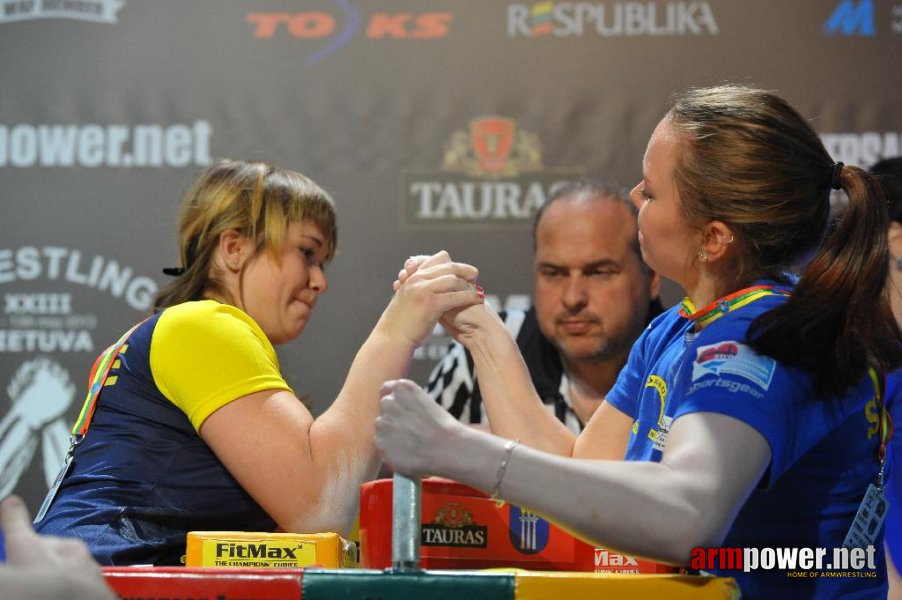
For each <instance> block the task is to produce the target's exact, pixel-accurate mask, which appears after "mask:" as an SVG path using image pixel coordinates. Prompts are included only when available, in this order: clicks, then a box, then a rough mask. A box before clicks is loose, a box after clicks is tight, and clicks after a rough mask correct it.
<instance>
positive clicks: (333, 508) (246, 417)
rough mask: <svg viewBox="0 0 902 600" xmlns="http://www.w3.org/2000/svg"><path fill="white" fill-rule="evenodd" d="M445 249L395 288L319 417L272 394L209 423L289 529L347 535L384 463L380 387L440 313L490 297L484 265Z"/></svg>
mask: <svg viewBox="0 0 902 600" xmlns="http://www.w3.org/2000/svg"><path fill="white" fill-rule="evenodd" d="M441 254H443V258H442V260H437V261H436V262H435V264H434V265H433V266H431V267H430V268H423V269H421V270H420V272H418V273H417V275H416V276H415V277H414V278H413V279H412V281H410V282H409V283H412V284H413V285H411V286H405V287H404V289H402V290H398V292H397V293H396V294H395V296H394V298H393V299H392V301H391V302H390V303H389V305H388V307H387V308H386V310H385V312H384V313H383V314H382V317H381V318H380V320H379V322H378V323H377V324H376V326H375V328H374V329H373V331H372V333H371V334H370V336H369V337H368V338H367V340H366V341H365V342H364V344H363V346H362V347H361V348H360V350H359V351H358V353H357V356H356V358H355V359H354V361H353V363H352V365H351V368H350V371H349V373H348V377H347V379H346V381H345V384H344V386H343V387H342V389H341V391H340V392H339V394H338V397H337V398H336V400H335V402H334V403H333V404H332V406H331V407H330V408H329V409H328V410H327V411H326V412H325V413H323V415H321V416H320V417H319V418H318V419H316V420H314V419H313V417H312V415H310V413H309V412H308V411H307V409H306V408H305V407H304V406H303V404H302V403H301V402H300V401H299V400H298V399H297V398H296V397H295V396H294V395H293V394H291V393H290V392H287V391H272V390H270V391H262V392H257V393H253V394H249V395H247V396H244V397H242V398H239V399H237V400H235V401H233V402H231V403H229V404H227V405H225V406H224V407H222V408H220V409H219V410H217V411H216V412H214V413H213V414H212V415H210V417H208V418H207V420H206V421H205V422H204V424H203V426H202V427H201V430H200V434H201V436H202V437H203V439H204V440H205V441H206V442H207V443H208V444H209V445H210V447H211V448H212V449H213V451H214V452H215V453H216V455H217V457H219V459H220V460H221V461H222V462H223V464H225V466H226V467H227V468H228V469H229V471H230V472H231V473H232V474H233V475H234V476H235V478H236V479H237V480H238V481H239V482H240V483H241V485H242V487H244V489H245V490H247V491H248V493H249V494H250V495H251V496H252V497H253V498H254V499H255V500H256V501H257V502H258V503H259V504H260V505H261V506H262V507H263V509H264V510H266V511H267V513H269V515H270V516H272V517H273V519H275V520H276V522H277V523H278V524H279V526H280V527H282V528H283V529H285V530H288V531H337V532H339V533H343V534H347V533H348V530H349V528H350V526H351V523H352V521H353V518H354V515H355V513H356V510H357V498H358V496H357V495H358V492H359V486H360V484H361V483H362V482H363V481H365V480H366V479H368V478H371V477H373V476H375V474H376V471H377V469H378V464H379V463H378V460H377V458H376V456H375V454H374V451H373V436H374V421H375V419H376V416H377V415H378V413H379V402H378V400H379V394H378V390H379V386H380V385H381V383H382V381H384V380H385V379H387V378H393V377H399V376H402V375H403V374H404V373H405V372H406V371H407V368H408V366H409V364H410V360H411V358H412V356H413V351H414V349H415V348H416V346H417V345H418V344H419V343H420V342H422V339H423V338H424V337H425V336H426V335H427V334H428V332H429V331H430V330H431V328H432V327H433V325H434V323H435V321H436V320H437V318H438V316H439V315H441V314H442V313H443V312H444V311H446V310H448V309H450V308H452V307H455V306H461V305H466V304H472V303H476V302H480V301H481V299H480V298H479V297H478V295H477V294H476V293H475V291H474V290H473V288H472V285H470V283H468V282H469V281H470V280H472V279H474V278H475V276H476V270H475V269H474V268H472V267H469V266H468V265H461V264H457V263H451V262H447V255H446V254H444V253H441ZM437 256H438V255H437Z"/></svg>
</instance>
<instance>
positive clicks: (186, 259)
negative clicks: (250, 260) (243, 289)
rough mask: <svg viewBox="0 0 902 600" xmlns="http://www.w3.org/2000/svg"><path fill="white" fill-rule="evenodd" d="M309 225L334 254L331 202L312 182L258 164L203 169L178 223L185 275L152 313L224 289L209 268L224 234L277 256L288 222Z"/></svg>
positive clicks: (169, 287) (159, 297)
mask: <svg viewBox="0 0 902 600" xmlns="http://www.w3.org/2000/svg"><path fill="white" fill-rule="evenodd" d="M307 219H309V220H310V221H312V222H314V223H315V224H316V225H317V227H319V229H320V231H321V232H322V234H323V236H324V237H325V240H324V241H325V243H326V255H325V256H326V260H327V261H328V260H331V259H332V258H333V257H334V256H335V251H336V246H337V243H338V229H337V224H336V217H335V206H334V203H333V201H332V198H331V197H330V196H329V194H327V193H326V192H325V191H324V190H323V189H322V188H320V187H319V186H318V185H317V184H316V183H314V182H313V181H312V180H311V179H309V178H307V177H305V176H304V175H302V174H300V173H297V172H295V171H288V170H285V169H280V168H278V167H275V166H273V165H270V164H268V163H265V162H259V161H242V160H222V161H220V162H218V163H216V164H215V165H213V166H211V167H209V168H208V169H206V170H205V171H204V172H203V173H201V175H200V177H198V179H197V181H195V182H194V184H193V185H192V186H191V189H190V190H189V191H188V193H187V195H186V196H185V199H184V200H183V201H182V205H181V208H180V210H179V219H178V232H179V235H178V244H179V259H180V261H181V264H182V267H183V269H184V272H182V273H181V274H179V275H178V276H177V277H176V279H175V280H174V281H173V282H172V283H170V284H169V285H167V286H165V287H164V288H163V289H162V290H160V292H159V293H158V294H157V297H156V299H155V301H154V310H155V311H158V310H161V309H163V308H166V307H167V306H173V305H175V304H180V303H182V302H188V301H190V300H200V299H201V298H203V297H204V293H205V292H207V291H213V292H217V293H219V294H224V293H225V290H224V289H223V286H222V285H221V283H220V282H219V281H218V280H217V278H216V274H215V273H214V272H213V270H212V269H211V266H212V258H213V254H214V250H215V249H216V247H217V244H218V243H219V236H220V234H222V233H223V232H224V231H226V230H229V229H235V230H237V231H238V232H240V233H241V234H243V235H245V236H247V237H248V238H250V239H252V240H256V250H255V252H257V253H259V252H264V251H268V252H271V253H272V254H273V256H274V257H275V258H276V260H278V259H279V257H280V256H281V248H282V244H283V241H284V236H285V231H286V229H287V227H288V225H289V223H297V222H300V221H302V220H307Z"/></svg>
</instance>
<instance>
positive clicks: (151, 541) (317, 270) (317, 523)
mask: <svg viewBox="0 0 902 600" xmlns="http://www.w3.org/2000/svg"><path fill="white" fill-rule="evenodd" d="M336 231H337V230H336V221H335V211H334V207H333V203H332V200H331V198H330V197H329V196H328V195H327V194H326V193H325V192H324V191H323V190H322V189H321V188H320V187H319V186H317V185H316V184H315V183H314V182H313V181H311V180H309V179H308V178H306V177H305V176H303V175H301V174H299V173H295V172H292V171H287V170H283V169H279V168H276V167H273V166H271V165H268V164H265V163H262V162H245V161H222V162H220V163H218V164H215V165H213V166H212V167H210V168H209V169H207V170H206V171H205V172H204V173H203V174H202V175H201V176H200V178H199V179H198V181H197V182H196V183H195V184H194V186H193V187H192V189H191V190H190V191H189V193H188V195H187V197H186V198H185V200H184V202H183V204H182V207H181V213H180V218H179V254H180V258H181V264H182V265H183V267H182V268H179V269H173V270H170V273H171V274H173V275H175V279H174V280H173V282H172V283H171V284H170V285H169V286H168V287H166V288H164V289H163V290H161V292H160V294H159V296H158V298H157V300H156V312H155V314H153V315H152V316H151V317H150V318H148V319H147V320H146V321H144V322H142V323H141V324H139V325H138V326H137V327H136V328H135V329H133V330H132V331H131V332H129V333H128V334H127V335H126V336H123V338H122V340H120V343H119V344H118V345H114V346H113V347H112V349H113V351H111V352H108V353H106V354H105V356H104V357H102V360H100V361H99V362H98V363H97V365H96V368H95V373H96V375H95V377H94V380H93V384H92V389H95V390H97V391H99V393H98V394H96V395H95V396H94V397H93V398H91V397H90V396H89V401H88V403H87V404H86V410H85V411H83V417H85V418H83V419H80V422H79V425H78V426H77V429H76V433H77V436H76V437H77V439H78V440H79V442H78V444H77V445H76V446H75V447H74V459H73V460H72V461H71V464H70V465H68V467H67V468H66V469H65V474H64V477H63V478H62V481H61V484H60V485H59V488H58V489H55V490H51V492H50V493H49V495H48V499H47V501H45V506H44V507H43V508H44V509H47V507H48V506H49V511H47V512H46V514H41V513H39V514H38V517H37V519H36V530H37V531H38V532H39V533H51V534H57V535H61V536H72V537H78V538H81V539H82V540H84V541H85V542H86V543H87V544H88V547H89V548H90V550H91V552H92V554H93V555H94V557H95V558H96V559H97V560H98V561H99V562H101V563H102V564H108V565H109V564H114V565H128V564H148V563H151V564H178V563H179V561H180V558H181V557H182V555H183V554H184V552H185V535H186V533H187V532H188V531H191V530H245V531H273V530H275V529H276V528H281V529H283V530H286V531H296V532H315V531H336V532H339V533H342V534H345V535H346V534H347V533H348V530H349V528H350V526H351V524H352V521H353V519H354V516H355V514H356V511H357V504H358V502H357V498H358V488H359V485H360V483H361V482H362V481H364V480H366V479H367V478H371V477H373V476H374V475H375V473H376V470H377V469H378V460H377V459H376V457H375V456H374V450H373V436H374V421H375V419H376V416H377V414H378V412H379V386H380V384H381V382H382V381H384V380H385V379H386V378H391V377H399V376H402V375H403V374H404V373H405V371H406V369H407V367H408V365H409V363H410V361H411V358H412V355H413V351H414V349H415V348H416V347H417V345H418V344H419V343H420V342H422V340H423V339H424V338H425V337H426V335H427V334H428V333H429V332H430V331H431V330H432V328H433V327H434V324H435V322H436V320H437V319H438V317H439V316H440V315H441V314H442V313H443V312H444V311H446V310H448V309H449V308H452V307H463V306H467V305H471V304H473V303H477V302H481V301H482V298H481V293H480V292H479V291H477V289H476V288H475V286H474V285H473V284H472V283H471V282H472V281H473V280H474V279H475V277H476V270H475V269H474V268H473V267H471V266H469V265H463V264H458V263H453V262H450V260H449V259H448V256H447V254H446V253H439V254H437V255H436V256H434V257H432V259H431V262H427V267H426V269H423V270H420V271H418V274H422V277H419V278H418V279H417V280H416V281H414V282H413V283H414V285H413V286H411V287H410V288H409V289H403V290H398V291H397V292H396V293H395V294H394V296H393V297H392V299H391V301H390V302H389V304H388V306H387V308H386V309H385V311H384V312H383V314H382V316H381V318H380V319H379V321H378V323H376V325H375V327H374V329H373V331H372V333H371V334H370V336H369V337H368V338H367V340H366V341H365V342H364V344H363V346H362V347H361V348H360V350H359V352H358V354H357V356H356V358H355V360H354V362H353V364H352V365H351V367H350V371H349V373H348V376H347V380H346V381H345V384H344V386H343V387H342V389H341V392H340V393H339V395H338V397H337V398H336V400H335V401H334V403H333V404H332V405H331V407H330V408H329V409H328V410H327V411H325V412H324V413H323V414H322V415H321V416H320V417H319V418H317V419H314V418H313V416H312V415H311V414H310V412H309V411H308V410H307V408H305V406H304V404H303V403H302V402H301V401H300V400H299V399H298V398H297V397H296V396H295V394H294V392H293V391H292V390H291V388H289V386H288V385H287V384H286V382H285V379H284V378H283V376H282V374H281V370H280V365H279V362H278V359H277V356H276V352H275V349H274V345H276V344H283V343H286V342H289V341H291V340H293V339H295V338H297V337H298V336H299V335H300V333H301V331H302V330H303V329H304V326H305V325H306V323H307V321H308V320H309V319H310V317H311V313H312V311H313V309H314V307H315V306H316V304H317V301H318V300H319V297H320V296H321V295H322V294H323V293H324V292H325V291H326V288H327V281H326V276H325V273H324V267H325V265H326V263H327V262H328V261H329V260H331V259H332V257H333V256H334V254H335V248H336V243H337V233H336ZM408 283H409V282H408ZM406 287H407V286H405V288H406ZM107 368H108V369H109V370H108V372H107V371H106V370H107ZM104 373H106V376H105V378H104ZM92 409H93V413H92V412H91V410H92ZM91 417H92V418H91ZM42 512H43V511H42Z"/></svg>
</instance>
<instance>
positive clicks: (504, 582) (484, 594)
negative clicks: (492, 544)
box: [301, 569, 515, 600]
mask: <svg viewBox="0 0 902 600" xmlns="http://www.w3.org/2000/svg"><path fill="white" fill-rule="evenodd" d="M514 579H515V577H514V575H513V574H512V573H481V572H477V571H461V572H457V571H418V572H415V573H399V572H393V571H391V570H385V571H378V570H366V569H304V577H303V579H302V582H301V583H302V585H303V595H302V600H400V599H404V600H408V599H410V598H427V599H428V600H460V599H464V600H514V587H515V582H514Z"/></svg>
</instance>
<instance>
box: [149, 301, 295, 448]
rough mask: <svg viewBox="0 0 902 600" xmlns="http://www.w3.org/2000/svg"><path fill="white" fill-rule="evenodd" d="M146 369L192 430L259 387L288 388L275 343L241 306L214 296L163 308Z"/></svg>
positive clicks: (271, 388)
mask: <svg viewBox="0 0 902 600" xmlns="http://www.w3.org/2000/svg"><path fill="white" fill-rule="evenodd" d="M150 369H151V372H152V373H153V377H154V380H155V382H156V384H157V387H159V389H160V391H161V392H162V393H163V395H165V396H166V398H168V399H169V400H170V401H171V402H172V403H173V404H175V405H176V406H178V407H179V408H180V409H181V410H182V411H183V412H184V413H185V414H186V415H187V416H188V419H190V421H191V425H192V426H193V427H194V429H195V430H196V431H199V430H200V426H201V425H202V424H203V422H204V420H205V419H206V418H207V417H209V416H210V415H211V414H213V413H214V412H216V410H218V409H220V408H222V407H223V406H225V405H226V404H228V403H229V402H231V401H233V400H237V399H238V398H241V397H242V396H246V395H247V394H251V393H253V392H259V391H263V390H288V391H291V388H290V387H289V386H288V384H287V383H286V382H285V379H284V378H283V377H282V374H281V373H280V371H279V359H278V357H277V356H276V351H275V348H273V345H272V343H271V342H270V341H269V340H268V339H267V338H266V335H265V334H264V333H263V330H262V329H260V326H259V325H257V323H256V322H255V321H254V320H253V319H251V318H250V316H248V315H247V314H246V313H244V312H243V311H241V310H240V309H238V308H236V307H234V306H231V305H228V304H220V303H219V302H216V301H215V300H199V301H196V302H185V303H183V304H179V305H176V306H172V307H170V308H167V309H166V310H164V311H163V314H162V315H160V319H159V321H158V322H157V326H156V328H155V329H154V332H153V338H152V340H151V344H150Z"/></svg>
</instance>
